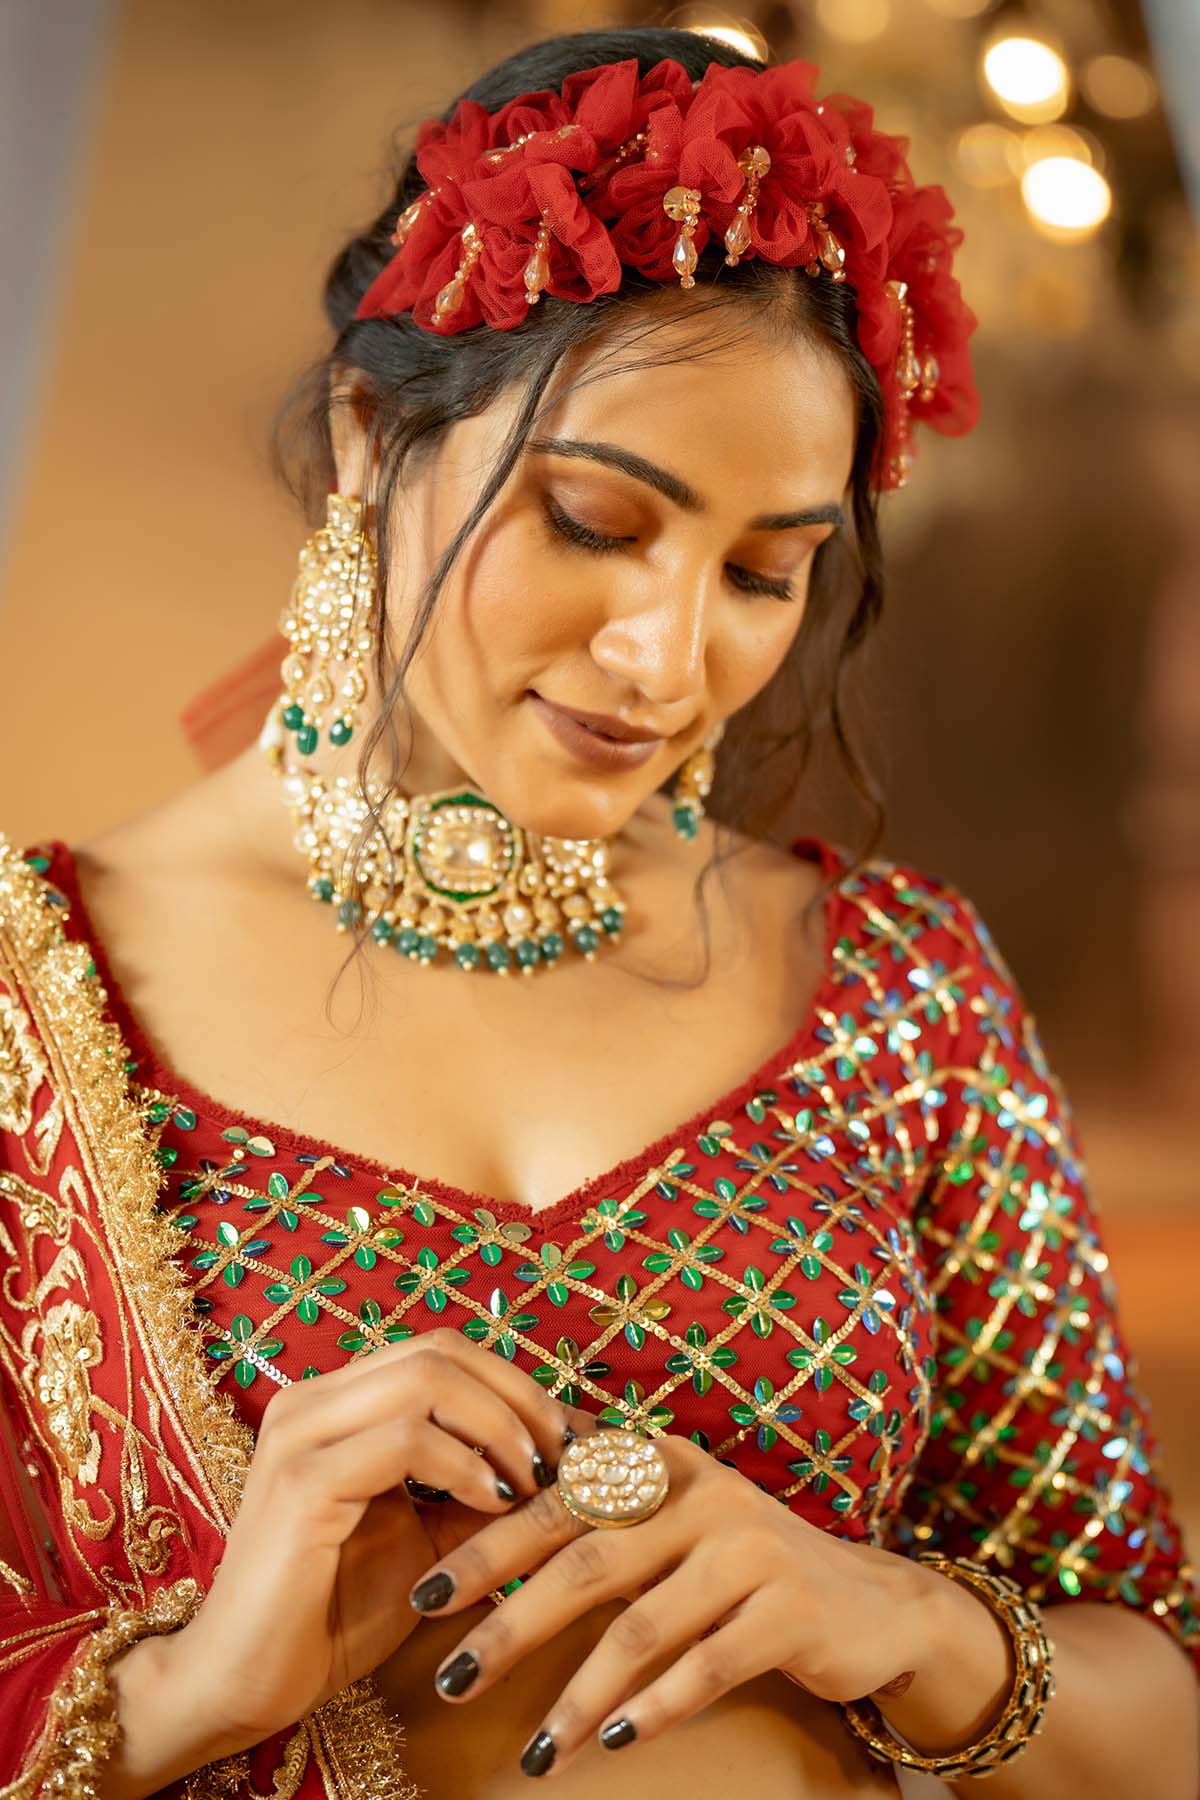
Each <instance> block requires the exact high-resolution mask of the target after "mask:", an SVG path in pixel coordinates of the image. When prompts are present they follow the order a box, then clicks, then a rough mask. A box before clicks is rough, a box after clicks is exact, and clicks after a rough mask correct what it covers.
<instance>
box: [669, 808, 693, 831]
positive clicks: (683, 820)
mask: <svg viewBox="0 0 1200 1800" xmlns="http://www.w3.org/2000/svg"><path fill="white" fill-rule="evenodd" d="M671 820H672V823H673V824H674V826H675V829H676V831H677V832H678V833H679V835H680V837H682V838H694V837H695V836H696V835H697V833H698V832H699V830H700V821H699V820H698V819H697V817H696V814H695V811H694V809H693V808H692V807H690V806H677V807H675V809H674V811H673V812H672V814H671Z"/></svg>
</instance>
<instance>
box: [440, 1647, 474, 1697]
mask: <svg viewBox="0 0 1200 1800" xmlns="http://www.w3.org/2000/svg"><path fill="white" fill-rule="evenodd" d="M478 1673H479V1664H478V1663H477V1662H476V1661H475V1658H474V1657H473V1656H472V1655H471V1652H470V1651H469V1650H460V1651H459V1653H458V1655H457V1656H456V1657H455V1658H454V1659H453V1661H451V1662H448V1663H447V1664H446V1666H445V1668H444V1669H439V1670H438V1672H437V1674H436V1675H435V1676H434V1682H435V1684H436V1686H437V1688H438V1691H439V1693H442V1694H454V1695H457V1694H465V1693H466V1691H467V1689H468V1688H469V1687H470V1685H471V1683H472V1682H473V1681H474V1679H475V1677H476V1676H477V1675H478Z"/></svg>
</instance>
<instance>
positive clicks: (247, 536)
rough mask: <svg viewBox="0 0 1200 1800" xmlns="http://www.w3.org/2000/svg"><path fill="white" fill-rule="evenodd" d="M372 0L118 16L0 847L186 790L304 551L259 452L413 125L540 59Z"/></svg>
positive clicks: (55, 373) (498, 28) (41, 530)
mask: <svg viewBox="0 0 1200 1800" xmlns="http://www.w3.org/2000/svg"><path fill="white" fill-rule="evenodd" d="M516 16H517V15H516V11H515V9H514V12H513V13H508V12H504V13H502V14H498V13H497V12H495V11H491V12H490V13H489V15H488V18H487V20H486V22H484V23H483V24H481V23H480V21H479V20H478V18H476V17H475V16H474V15H473V14H472V15H467V14H460V13H459V12H458V10H457V9H456V8H455V7H454V6H452V5H445V4H443V3H442V0H439V3H438V5H437V6H420V5H415V4H411V3H407V4H405V3H400V4H390V5H383V4H380V3H378V0H338V4H337V5H335V6H330V5H329V4H327V3H324V4H316V3H314V0H286V3H284V0H253V3H252V4H232V3H230V4H221V3H212V4H197V3H195V0H125V4H124V6H123V7H122V8H121V9H120V16H119V24H118V29H117V35H116V39H115V42H114V44H113V46H112V50H111V55H110V63H109V71H108V76H107V80H106V84H105V93H104V96H103V100H102V103H101V105H100V106H98V107H97V109H96V127H95V136H94V141H93V142H92V144H91V146H90V149H89V150H88V152H87V157H88V166H87V169H86V172H85V179H84V181H83V182H82V183H81V184H80V192H81V204H80V208H79V216H78V220H77V223H76V228H75V230H74V233H73V242H72V247H71V251H70V253H69V254H68V256H67V257H66V258H65V261H64V280H63V289H62V293H61V296H60V305H61V317H60V320H59V321H58V323H57V326H56V327H54V328H53V329H52V349H51V354H50V359H49V363H48V366H47V369H46V371H45V379H44V384H43V390H42V397H41V403H40V406H39V407H38V408H37V411H36V413H35V417H34V421H33V430H32V433H31V437H30V442H29V445H28V455H27V459H26V465H25V471H24V477H23V491H20V492H19V493H18V496H17V506H16V517H15V519H14V521H13V529H12V534H11V538H10V551H9V556H8V559H7V564H6V568H5V570H4V572H3V573H4V581H3V588H2V589H0V695H2V704H0V829H2V830H4V831H6V832H7V833H9V835H11V836H13V837H15V838H17V839H18V840H24V841H28V840H30V839H32V838H34V837H40V836H47V835H53V836H64V837H67V838H78V837H79V836H81V835H86V834H87V833H89V832H91V831H93V830H94V829H96V828H97V827H99V826H101V825H103V824H105V823H108V822H110V821H112V820H114V819H117V818H120V817H121V816H123V815H125V814H127V813H129V812H130V811H131V810H133V809H135V808H137V807H139V806H141V805H143V804H146V803H149V802H152V801H154V800H157V799H158V798H160V797H161V796H163V795H164V794H166V793H168V792H170V791H171V790H172V789H173V788H175V787H177V786H178V785H179V784H180V783H181V782H182V781H184V780H186V779H189V778H190V777H191V776H192V775H193V774H194V773H195V765H194V763H193V760H192V756H191V753H190V751H189V749H188V747H187V745H186V743H185V741H184V739H183V737H182V735H181V733H180V731H179V728H178V715H179V712H180V709H181V707H182V706H183V705H184V704H185V703H186V702H187V700H188V699H189V698H191V696H192V695H193V694H194V693H195V692H196V691H197V690H198V689H199V688H202V687H203V686H204V685H205V684H206V683H207V682H209V681H210V680H212V679H213V678H214V677H216V676H217V675H219V674H220V673H221V671H222V670H223V669H224V668H225V667H226V666H227V665H229V664H230V663H231V662H235V661H236V660H237V659H238V658H239V657H241V656H242V655H243V654H245V653H246V652H247V651H249V650H251V649H253V647H254V645H255V643H256V642H257V641H258V640H259V639H261V638H262V637H263V636H265V635H266V634H267V633H269V632H270V630H271V628H272V625H273V621H274V619H275V616H276V614H277V612H278V609H279V607H280V606H281V604H282V602H283V599H284V597H285V594H286V589H287V586H288V583H289V581H290V580H291V575H292V570H293V566H294V558H295V552H296V549H297V547H298V544H299V542H300V538H301V536H302V530H301V527H300V525H299V521H298V518H297V516H296V515H295V514H294V513H293V511H292V507H291V502H290V500H289V499H288V498H287V496H286V495H283V494H282V493H281V492H279V491H278V490H277V489H276V488H275V487H274V486H273V485H272V481H271V477H270V475H269V472H268V470H267V466H266V458H265V453H264V444H265V441H266V436H267V429H268V424H269V420H270V417H271V415H272V412H273V409H274V407H275V405H276V402H277V400H278V398H279V396H280V395H281V394H282V393H283V391H284V389H285V387H286V385H287V383H288V381H289V380H290V378H291V376H292V374H293V373H294V372H295V371H296V370H297V369H298V368H300V367H301V366H302V365H303V364H304V362H306V361H307V360H308V358H309V357H310V356H311V355H312V354H313V353H314V352H315V351H317V350H318V349H319V348H320V347H321V344H322V321H321V317H320V313H319V307H318V298H317V296H318V292H319V288H320V283H321V279H322V275H323V272H324V268H325V265H326V263H327V261H328V259H329V258H330V256H331V255H332V254H333V252H334V251H335V249H336V248H337V246H338V243H339V241H340V239H341V237H342V235H343V233H344V232H345V231H347V230H349V229H352V228H355V227H356V226H357V225H358V224H359V223H361V222H362V221H363V220H364V219H365V218H366V217H367V216H369V214H370V212H371V210H372V209H373V208H374V207H375V206H376V205H377V204H379V203H381V200H382V195H383V190H382V186H381V177H380V175H379V170H380V168H381V166H382V165H383V163H384V161H385V152H386V145H387V140H388V137H389V134H390V133H391V132H392V130H394V129H395V128H396V127H397V126H398V125H400V124H402V123H404V122H406V121H408V120H410V119H416V118H418V117H420V116H422V115H423V114H424V113H427V112H430V111H434V110H437V111H440V110H441V108H442V107H443V106H444V105H445V104H446V102H447V101H448V100H449V99H450V98H451V97H452V96H453V95H454V94H455V93H457V92H458V91H459V90H460V89H461V88H462V86H463V85H465V83H466V82H467V81H469V80H470V79H471V78H472V77H473V76H474V75H475V74H476V73H477V72H478V70H479V68H480V67H483V66H486V63H487V61H489V60H492V59H494V58H496V57H499V56H501V55H504V54H506V53H507V52H508V51H509V50H511V49H515V48H516V47H517V45H518V44H519V43H521V42H524V41H528V40H529V38H530V37H532V36H537V35H540V33H539V32H537V31H536V30H533V31H531V30H530V28H529V27H528V25H526V26H524V27H518V25H517V24H516V22H515V21H516Z"/></svg>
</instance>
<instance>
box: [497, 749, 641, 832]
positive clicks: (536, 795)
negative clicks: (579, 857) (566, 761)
mask: <svg viewBox="0 0 1200 1800" xmlns="http://www.w3.org/2000/svg"><path fill="white" fill-rule="evenodd" d="M657 785H658V784H657V783H654V784H653V785H652V786H650V787H649V788H647V787H646V785H645V783H644V782H642V783H639V784H638V786H637V787H636V788H633V787H632V786H631V785H630V784H628V783H626V782H622V781H621V780H620V779H619V778H616V777H613V778H610V779H609V780H607V781H604V780H600V781H593V782H583V781H569V780H568V781H563V780H562V779H561V778H559V779H558V780H554V779H552V778H550V777H549V776H548V774H547V771H546V769H545V768H544V767H543V768H540V769H539V768H531V769H529V771H528V773H527V775H525V777H524V778H523V779H522V778H520V777H518V778H517V779H516V780H514V779H513V777H512V773H511V771H506V772H505V774H504V775H503V776H499V777H498V778H497V779H496V781H495V782H494V783H491V784H489V785H488V786H487V787H485V788H484V792H485V793H486V794H487V796H488V798H489V799H490V800H492V801H493V802H494V803H495V805H497V806H498V807H499V808H500V810H501V812H502V813H503V814H504V815H505V817H506V818H508V819H511V820H512V822H513V824H514V825H519V826H520V828H521V830H522V831H529V832H533V833H535V834H536V835H537V836H538V837H556V838H608V837H615V836H616V834H617V832H618V831H620V830H621V828H622V826H624V825H627V824H628V823H629V821H630V819H631V818H632V817H633V815H634V813H635V812H636V811H637V810H638V807H639V806H641V805H642V804H643V803H644V801H645V800H646V797H647V795H648V794H650V793H653V792H654V791H655V789H656V787H657Z"/></svg>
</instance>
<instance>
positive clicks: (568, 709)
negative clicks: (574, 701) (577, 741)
mask: <svg viewBox="0 0 1200 1800" xmlns="http://www.w3.org/2000/svg"><path fill="white" fill-rule="evenodd" d="M530 691H531V692H533V693H534V694H535V695H536V698H537V699H539V700H541V701H542V702H543V703H544V704H545V705H546V706H553V707H554V708H555V709H556V711H558V712H560V713H565V714H566V716H567V717H568V718H569V719H574V720H576V721H577V723H578V724H580V725H582V726H583V727H584V729H585V730H587V731H591V732H594V733H595V734H596V735H597V736H598V737H605V738H610V739H612V740H614V741H615V742H616V743H618V744H657V743H661V741H662V738H663V735H664V734H663V733H662V732H661V731H645V730H643V729H641V728H640V727H638V726H636V725H627V724H626V723H625V721H624V720H623V719H618V718H614V716H613V715H612V714H611V713H596V712H585V711H583V709H582V708H581V707H578V706H563V705H562V704H561V702H560V701H558V700H547V699H546V696H545V695H544V694H538V693H537V691H536V689H531V690H530Z"/></svg>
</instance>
